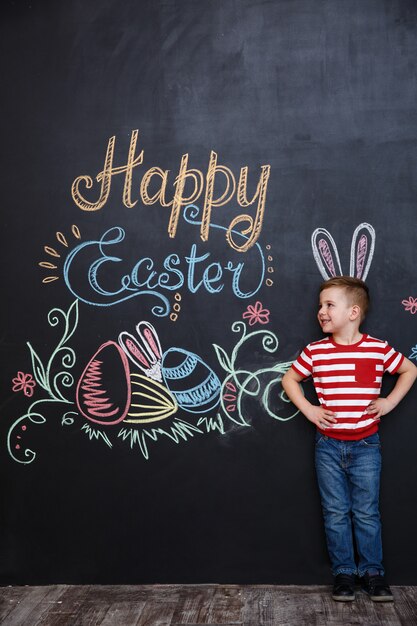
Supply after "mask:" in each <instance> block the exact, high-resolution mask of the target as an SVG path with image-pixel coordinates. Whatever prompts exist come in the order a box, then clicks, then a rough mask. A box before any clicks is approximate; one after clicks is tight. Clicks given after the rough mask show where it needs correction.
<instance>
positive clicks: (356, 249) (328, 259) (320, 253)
mask: <svg viewBox="0 0 417 626" xmlns="http://www.w3.org/2000/svg"><path fill="white" fill-rule="evenodd" d="M311 246H312V248H313V254H314V258H315V260H316V263H317V267H318V268H319V271H320V274H321V275H322V276H323V278H324V280H328V279H329V278H334V277H335V276H342V275H343V272H342V268H341V265H340V259H339V253H338V251H337V246H336V244H335V242H334V239H333V237H332V236H331V234H330V233H329V231H327V230H326V229H325V228H316V230H315V231H314V232H313V234H312V236H311ZM374 249H375V230H374V228H373V227H372V226H371V225H370V224H367V223H366V222H364V223H362V224H359V226H358V227H357V228H356V230H355V232H354V233H353V237H352V244H351V248H350V269H349V276H351V277H352V278H361V279H362V280H366V277H367V276H368V272H369V268H370V267H371V263H372V258H373V256H374Z"/></svg>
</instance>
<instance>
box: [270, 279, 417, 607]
mask: <svg viewBox="0 0 417 626" xmlns="http://www.w3.org/2000/svg"><path fill="white" fill-rule="evenodd" d="M368 306H369V291H368V287H367V286H366V284H365V283H364V282H363V281H362V280H360V279H358V278H351V277H348V276H339V277H335V278H332V279H330V280H327V281H326V282H325V283H323V284H322V285H321V287H320V304H319V311H318V321H319V323H320V326H321V328H322V330H323V332H324V333H326V334H328V337H326V338H325V339H322V340H321V341H315V342H313V343H311V344H309V345H308V346H307V347H306V348H304V350H303V351H302V353H301V354H300V356H299V357H298V359H297V360H296V361H295V362H294V363H293V365H292V367H291V369H290V370H288V372H287V373H286V374H285V376H284V377H283V380H282V385H283V387H284V389H285V391H286V393H287V395H288V397H289V398H290V400H291V401H292V402H293V403H294V404H295V405H296V406H297V408H298V409H299V410H300V411H301V412H302V413H303V414H304V415H305V417H307V419H308V420H310V421H311V422H312V423H313V424H315V426H316V427H317V433H316V450H315V463H316V473H317V480H318V485H319V491H320V496H321V503H322V509H323V517H324V527H325V531H326V541H327V548H328V552H329V557H330V561H331V565H332V572H333V575H334V585H333V594H332V597H333V599H334V600H337V601H350V600H354V598H355V575H358V576H359V577H360V579H361V586H362V589H363V590H364V591H365V592H366V593H368V594H369V595H370V597H371V599H372V600H374V601H375V602H386V601H392V600H393V596H392V594H391V590H390V588H389V586H388V585H387V583H386V581H385V577H384V576H385V572H384V567H383V565H382V541H381V521H380V515H379V483H380V471H381V446H380V442H379V435H378V425H379V422H380V418H381V417H382V416H383V415H387V413H389V412H390V411H392V409H394V408H395V407H396V406H397V404H398V403H399V402H400V401H401V400H402V398H403V397H404V396H405V395H406V393H407V392H408V391H409V389H410V388H411V386H412V385H413V383H414V381H415V378H416V376H417V368H416V367H415V366H414V364H413V363H411V361H409V360H408V359H407V358H405V357H404V356H403V355H402V354H400V353H399V352H397V351H396V350H394V349H393V348H392V347H391V346H389V345H388V344H387V342H385V341H381V340H380V339H375V338H373V337H371V336H369V335H367V334H364V333H362V332H361V331H360V324H361V322H362V321H363V319H364V318H365V315H366V313H367V310H368ZM384 372H389V373H390V374H398V378H397V381H396V383H395V386H394V388H393V390H392V391H391V392H390V393H389V394H388V396H387V397H386V398H382V397H380V393H381V384H382V376H383V374H384ZM309 376H312V377H313V384H314V387H315V391H316V394H317V397H318V400H319V405H314V404H312V403H311V402H309V401H308V400H307V398H305V397H304V394H303V392H302V389H301V386H300V383H301V381H302V380H304V379H305V378H308V377H309ZM353 536H354V538H355V545H356V552H357V556H358V562H357V563H356V561H355V549H354V541H353Z"/></svg>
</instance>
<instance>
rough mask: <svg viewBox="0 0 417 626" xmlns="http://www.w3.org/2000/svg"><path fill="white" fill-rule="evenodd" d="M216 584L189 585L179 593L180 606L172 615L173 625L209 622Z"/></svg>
mask: <svg viewBox="0 0 417 626" xmlns="http://www.w3.org/2000/svg"><path fill="white" fill-rule="evenodd" d="M215 592H216V587H215V586H214V585H196V586H195V585H187V586H184V587H183V588H182V589H181V591H180V595H179V602H178V606H177V607H176V609H175V611H174V615H173V616H172V625H174V624H175V626H183V624H207V615H208V610H209V607H210V604H211V602H212V600H213V597H214V594H215Z"/></svg>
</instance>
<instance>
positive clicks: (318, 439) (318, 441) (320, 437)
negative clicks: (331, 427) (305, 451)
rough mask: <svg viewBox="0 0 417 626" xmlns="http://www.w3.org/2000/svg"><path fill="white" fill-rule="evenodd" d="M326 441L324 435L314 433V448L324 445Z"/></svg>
mask: <svg viewBox="0 0 417 626" xmlns="http://www.w3.org/2000/svg"><path fill="white" fill-rule="evenodd" d="M327 439H328V437H326V435H322V434H321V433H319V432H316V446H319V445H320V444H322V443H324V442H325V441H327Z"/></svg>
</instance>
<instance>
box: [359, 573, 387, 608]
mask: <svg viewBox="0 0 417 626" xmlns="http://www.w3.org/2000/svg"><path fill="white" fill-rule="evenodd" d="M361 587H362V590H363V591H364V592H365V593H367V594H368V595H369V597H370V598H371V600H373V601H374V602H393V600H394V597H393V595H392V593H391V589H390V588H389V586H388V585H387V583H386V582H385V578H384V576H380V575H379V574H377V575H375V576H370V575H369V574H368V573H366V574H365V576H363V577H362V578H361Z"/></svg>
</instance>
